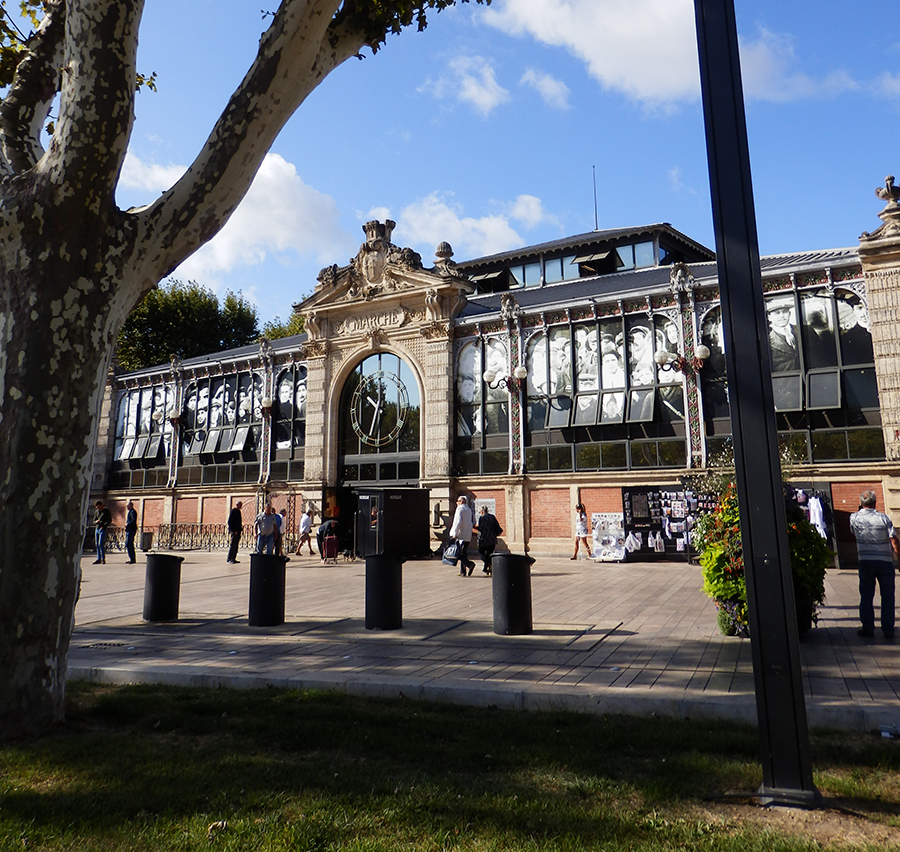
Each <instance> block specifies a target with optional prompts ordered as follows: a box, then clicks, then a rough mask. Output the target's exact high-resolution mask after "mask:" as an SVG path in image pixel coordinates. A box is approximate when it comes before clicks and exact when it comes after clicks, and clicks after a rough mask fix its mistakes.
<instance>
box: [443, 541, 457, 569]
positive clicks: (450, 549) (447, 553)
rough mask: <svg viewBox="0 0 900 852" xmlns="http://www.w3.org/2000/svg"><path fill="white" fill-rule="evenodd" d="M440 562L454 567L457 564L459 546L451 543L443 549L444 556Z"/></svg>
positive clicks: (453, 542)
mask: <svg viewBox="0 0 900 852" xmlns="http://www.w3.org/2000/svg"><path fill="white" fill-rule="evenodd" d="M441 562H443V563H444V564H445V565H456V563H457V562H459V544H458V543H457V542H455V541H451V542H450V544H448V545H447V546H446V547H445V548H444V555H443V556H442V557H441Z"/></svg>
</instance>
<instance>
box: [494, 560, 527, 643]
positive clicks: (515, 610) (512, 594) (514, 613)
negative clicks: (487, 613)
mask: <svg viewBox="0 0 900 852" xmlns="http://www.w3.org/2000/svg"><path fill="white" fill-rule="evenodd" d="M533 562H534V560H533V559H532V558H531V557H530V556H522V555H519V554H517V553H495V554H494V555H493V557H492V558H491V597H492V599H493V603H494V633H497V634H499V635H500V636H522V635H524V634H526V633H531V631H532V629H533V625H532V622H531V565H532V563H533Z"/></svg>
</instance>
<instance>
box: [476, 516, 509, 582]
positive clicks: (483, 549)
mask: <svg viewBox="0 0 900 852" xmlns="http://www.w3.org/2000/svg"><path fill="white" fill-rule="evenodd" d="M477 530H478V553H479V555H480V556H481V561H482V562H483V563H484V564H483V566H482V569H481V570H482V571H483V572H484V573H485V574H487V575H488V576H489V577H490V576H491V573H492V571H491V557H492V556H493V555H494V548H495V547H496V546H497V536H499V535H503V528H502V527H501V526H500V523H499V522H498V521H497V519H496V518H495V517H494V516H493V515H492V514H491V513H490V512H489V511H488V508H487V506H484V505H482V507H481V509H480V510H479V515H478V526H477Z"/></svg>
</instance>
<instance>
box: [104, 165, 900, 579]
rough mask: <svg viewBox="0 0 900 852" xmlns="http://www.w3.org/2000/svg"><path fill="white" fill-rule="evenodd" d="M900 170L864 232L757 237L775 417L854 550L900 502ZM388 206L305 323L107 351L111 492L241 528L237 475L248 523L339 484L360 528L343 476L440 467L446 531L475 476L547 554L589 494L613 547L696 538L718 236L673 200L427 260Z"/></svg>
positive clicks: (302, 504) (164, 535) (293, 515)
mask: <svg viewBox="0 0 900 852" xmlns="http://www.w3.org/2000/svg"><path fill="white" fill-rule="evenodd" d="M892 189H893V187H892V182H891V181H889V182H888V185H887V189H886V190H881V191H880V194H881V196H882V197H886V198H887V200H889V204H888V206H887V207H886V208H885V210H884V211H883V212H882V213H881V214H880V215H881V218H882V219H883V221H884V224H883V225H882V226H881V227H880V228H879V229H878V230H877V231H875V232H874V233H872V234H863V235H862V237H860V241H859V246H858V247H855V248H842V249H829V250H822V251H807V252H798V253H794V254H783V255H776V256H770V257H764V258H762V261H761V266H762V280H763V288H764V298H765V303H766V309H767V319H768V328H767V329H765V330H764V332H765V333H766V334H767V335H768V338H769V346H770V352H771V360H772V382H773V392H774V399H775V407H776V418H777V425H778V432H779V436H780V439H781V441H782V444H783V445H784V446H786V447H788V448H789V451H790V454H791V457H792V458H793V459H794V462H793V466H792V474H791V475H792V481H793V482H795V483H796V484H797V485H798V486H799V487H801V488H802V489H803V491H804V493H805V494H806V495H808V496H809V497H810V499H811V501H813V502H814V503H815V504H816V506H817V509H818V511H819V512H822V513H823V514H824V520H823V522H822V523H823V527H824V530H823V531H824V533H825V534H826V535H827V537H828V538H829V539H830V541H831V544H832V547H833V548H834V549H835V550H836V551H837V553H838V555H839V560H840V563H839V564H840V565H841V566H842V567H852V566H854V565H855V548H854V546H853V540H852V536H851V534H850V531H849V524H848V519H849V513H850V512H852V511H855V510H856V509H857V501H858V496H859V494H860V493H861V492H862V491H864V490H866V489H870V488H871V489H872V490H874V491H875V492H876V493H877V494H878V495H879V497H880V500H881V501H882V502H881V503H880V504H879V505H880V506H882V505H883V506H885V507H886V510H887V511H888V512H889V513H891V514H893V515H894V516H895V517H900V438H898V436H900V335H898V334H897V318H898V317H900V296H898V294H900V207H898V205H897V202H896V200H893V194H896V193H893V194H892V193H891V190H892ZM393 227H394V223H393V222H391V221H387V222H384V223H381V222H369V223H367V224H366V225H365V226H364V231H365V237H366V239H365V242H364V243H363V244H362V245H361V247H360V250H359V252H358V254H357V255H356V256H355V257H354V258H353V259H352V260H350V262H349V263H348V264H347V265H344V266H338V265H334V266H331V267H327V268H325V269H323V270H322V272H321V273H320V274H319V276H318V283H317V285H316V287H315V291H314V293H313V294H312V295H311V296H310V297H309V298H307V299H305V300H304V301H302V302H301V303H299V304H298V305H296V306H295V310H297V311H298V312H299V313H300V314H301V315H302V316H303V318H304V321H305V333H304V334H301V335H298V336H295V337H289V338H283V339H279V340H274V341H271V342H269V341H265V340H263V341H262V342H261V343H260V344H258V345H256V344H255V345H252V346H246V347H242V348H240V349H234V350H230V351H226V352H219V353H211V354H209V355H207V356H203V357H200V358H192V359H187V360H184V361H182V360H179V359H177V358H173V359H172V361H171V363H168V364H164V365H160V366H158V367H154V368H150V369H144V370H139V371H136V372H133V373H127V374H117V375H114V376H112V377H111V380H110V384H109V387H108V392H107V395H106V398H105V401H104V409H103V417H102V418H101V424H100V430H99V437H98V441H97V452H96V456H95V463H94V474H93V483H92V486H93V487H92V495H91V497H92V500H91V502H92V503H93V500H94V499H96V498H102V499H105V500H106V501H107V503H108V504H109V505H110V508H111V509H112V511H113V517H114V523H116V524H118V525H119V526H122V525H123V524H124V520H123V519H124V512H125V508H124V507H125V503H126V502H127V501H128V500H129V499H131V500H133V501H134V502H135V505H136V507H137V509H138V516H139V522H140V524H141V529H142V530H143V531H144V532H145V533H148V532H150V533H153V534H154V535H155V536H156V538H155V541H154V543H155V544H158V545H159V546H163V547H166V546H168V547H180V546H191V545H193V546H223V547H224V546H225V544H226V536H225V533H224V524H225V520H226V518H227V515H228V513H229V511H230V510H231V508H232V507H233V506H235V504H236V503H237V502H239V501H240V502H242V503H243V509H242V511H243V517H244V521H245V524H246V525H247V526H246V530H247V536H246V544H247V545H249V544H250V542H251V540H252V524H253V520H254V518H255V516H256V514H257V512H258V511H260V509H261V507H262V506H263V505H264V504H265V502H266V501H270V502H272V503H274V505H275V506H276V508H277V509H282V508H283V509H285V510H286V511H287V520H288V529H289V530H290V531H291V532H292V533H293V531H294V530H295V529H296V524H297V520H298V519H299V516H300V513H301V512H302V511H305V510H306V509H308V508H312V509H313V512H314V515H315V522H316V523H319V522H320V521H321V519H322V518H323V517H332V516H340V514H341V511H342V510H343V512H344V517H343V518H342V519H341V520H342V521H343V524H342V526H343V530H344V533H343V535H344V541H343V546H344V547H351V548H352V547H355V546H356V547H358V541H357V542H354V539H353V536H354V535H356V534H357V532H356V526H355V521H354V520H353V519H351V518H349V517H348V516H347V512H348V511H353V510H348V508H347V507H348V506H349V505H351V504H350V503H348V499H350V498H355V497H358V496H359V495H361V494H375V495H379V494H380V495H381V498H378V497H372V498H371V500H372V501H374V502H377V501H378V499H382V498H384V495H386V494H390V493H394V492H396V491H400V490H403V491H405V490H407V489H427V497H426V498H425V499H426V500H427V512H426V513H425V514H427V517H426V518H425V520H424V521H423V525H427V526H428V533H427V539H426V540H427V541H428V542H429V547H430V548H432V549H437V548H438V547H439V545H440V543H441V542H442V541H445V540H446V538H447V534H448V529H449V525H450V522H451V519H452V515H453V510H454V507H455V502H456V497H457V495H459V494H465V495H467V496H469V497H470V498H472V499H473V500H474V501H475V504H476V505H477V504H481V503H484V504H486V505H488V506H489V507H490V508H491V509H492V510H493V512H494V514H495V515H496V516H497V518H498V520H499V522H500V524H501V526H502V527H503V529H504V534H503V536H502V539H501V542H502V543H501V545H500V547H502V546H503V545H504V544H505V545H506V546H507V547H508V549H510V550H511V551H513V552H525V551H526V550H527V552H529V553H531V554H532V555H536V556H540V555H569V554H570V552H571V550H572V540H573V536H574V515H575V513H574V507H575V505H576V504H577V503H583V504H584V505H585V507H586V509H587V512H588V513H589V514H590V515H591V516H592V519H593V521H594V526H595V529H596V534H595V542H594V544H595V548H597V551H596V552H597V553H598V555H599V554H600V553H601V550H602V555H603V556H604V558H626V557H627V558H635V559H647V558H652V557H654V556H657V557H658V556H664V557H666V558H672V557H675V556H679V555H684V556H685V557H687V556H689V555H690V553H691V549H690V526H691V519H692V518H693V517H696V515H697V513H699V512H702V511H704V510H705V509H706V508H708V505H707V504H706V503H705V502H704V495H702V494H701V493H698V492H697V491H694V490H692V482H693V480H692V479H691V477H693V476H696V475H697V474H698V473H702V472H703V470H704V469H705V468H706V466H707V465H708V464H709V463H710V461H711V460H714V459H715V458H717V457H718V456H720V455H721V454H722V453H726V454H727V453H728V452H729V451H730V440H729V439H730V421H729V396H728V384H727V379H726V375H725V365H724V356H723V343H722V322H721V307H720V302H719V291H718V281H717V270H716V263H715V255H714V253H713V252H712V251H711V250H709V249H708V248H706V247H704V246H702V245H700V244H699V243H697V242H695V241H694V240H692V239H691V238H689V237H688V236H686V235H684V234H682V233H680V232H679V231H677V230H676V229H674V228H673V227H672V226H670V225H668V224H656V225H649V226H644V227H636V228H621V229H614V230H601V231H594V232H591V233H588V234H582V235H579V236H573V237H568V238H565V239H560V240H556V241H554V242H549V243H543V244H540V245H534V246H528V247H525V248H522V249H519V250H515V251H508V252H504V253H501V254H496V255H492V256H490V257H483V258H477V259H474V260H467V261H465V262H455V261H454V260H453V251H452V249H451V247H450V246H449V245H448V244H447V243H441V244H440V245H439V246H438V247H437V251H436V259H435V261H434V262H433V265H432V266H426V265H425V264H423V262H422V259H421V257H420V256H419V255H418V254H417V253H416V252H414V251H412V250H410V249H408V248H402V247H398V246H395V245H394V244H393V243H392V242H391V236H392V229H393ZM367 499H368V498H367ZM354 505H355V504H354ZM368 505H369V504H368V503H367V506H368ZM632 533H634V535H632ZM423 535H425V533H424V531H423ZM626 538H627V539H628V540H629V547H628V549H627V550H625V549H623V548H622V545H623V539H626ZM145 540H146V539H145ZM293 540H294V539H293V538H292V537H290V536H289V539H288V544H289V545H290V544H292V542H293Z"/></svg>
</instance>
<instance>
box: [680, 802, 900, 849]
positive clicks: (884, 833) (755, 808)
mask: <svg viewBox="0 0 900 852" xmlns="http://www.w3.org/2000/svg"><path fill="white" fill-rule="evenodd" d="M854 804H858V803H854ZM694 811H695V812H694V814H693V816H694V818H696V819H698V820H702V821H705V822H718V823H722V824H726V825H727V824H733V825H735V826H741V827H743V828H747V827H748V826H753V827H755V828H758V829H759V830H760V831H764V830H766V829H768V830H770V831H773V832H777V833H781V834H785V835H789V836H797V837H803V838H805V839H807V840H812V841H815V842H816V843H819V844H820V845H821V846H823V847H825V848H835V849H841V848H848V849H852V848H859V847H866V846H868V847H869V848H872V849H880V850H884V852H887V850H895V849H900V827H897V826H896V825H890V824H889V823H890V822H894V823H896V822H897V817H896V816H895V815H890V814H884V813H871V812H869V813H867V812H866V811H864V810H860V809H859V808H858V807H856V806H854V805H851V804H845V803H842V802H839V801H836V800H833V799H826V802H825V807H823V808H815V809H811V810H807V809H805V808H788V807H778V806H772V807H762V806H761V805H759V804H758V803H757V802H756V801H755V800H753V799H748V800H747V801H746V802H721V801H712V802H707V803H704V804H703V805H702V806H697V807H696V808H695V809H694Z"/></svg>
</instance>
